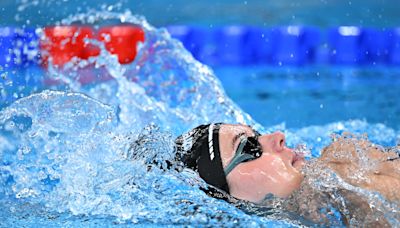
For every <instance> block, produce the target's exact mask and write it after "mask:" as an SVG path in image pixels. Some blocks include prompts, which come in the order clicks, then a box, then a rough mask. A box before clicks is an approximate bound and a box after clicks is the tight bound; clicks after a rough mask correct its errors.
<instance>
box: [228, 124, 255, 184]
mask: <svg viewBox="0 0 400 228" xmlns="http://www.w3.org/2000/svg"><path fill="white" fill-rule="evenodd" d="M254 134H255V136H254V137H252V136H249V137H246V136H241V137H240V143H239V146H238V148H237V149H236V153H235V156H234V157H233V158H232V160H231V162H230V163H229V164H228V165H227V166H226V168H225V169H224V172H225V176H228V174H229V173H230V172H231V171H232V170H233V169H234V168H235V167H236V166H237V165H239V164H240V163H242V162H247V161H251V160H254V159H257V158H259V157H261V155H262V153H263V151H262V147H261V145H260V142H259V141H258V137H259V136H260V135H261V134H260V133H258V132H257V131H254Z"/></svg>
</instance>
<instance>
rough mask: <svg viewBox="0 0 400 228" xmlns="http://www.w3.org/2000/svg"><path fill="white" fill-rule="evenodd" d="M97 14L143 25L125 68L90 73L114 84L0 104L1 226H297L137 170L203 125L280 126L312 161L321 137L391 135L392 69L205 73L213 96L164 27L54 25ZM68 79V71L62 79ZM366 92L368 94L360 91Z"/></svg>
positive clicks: (180, 180)
mask: <svg viewBox="0 0 400 228" xmlns="http://www.w3.org/2000/svg"><path fill="white" fill-rule="evenodd" d="M108 19H112V20H117V21H118V20H124V21H128V22H131V23H135V24H141V25H142V26H143V27H144V28H145V31H146V35H147V38H146V39H147V40H148V42H147V43H145V44H144V45H143V46H142V47H141V49H140V52H139V54H138V58H137V59H136V60H135V62H134V63H133V64H132V65H120V64H118V61H117V59H116V58H115V57H111V56H110V55H109V54H108V53H106V52H104V53H102V54H100V56H99V57H98V58H97V62H98V64H99V65H100V66H99V68H97V69H96V68H95V69H92V70H99V71H100V72H104V70H105V71H106V72H108V73H109V74H110V75H111V76H112V77H114V78H115V79H114V80H111V81H108V82H104V83H99V84H97V85H85V86H81V85H79V84H74V83H70V84H68V85H67V86H62V85H58V86H57V85H56V86H55V87H52V88H53V89H55V90H58V91H45V92H42V93H39V94H36V95H33V96H30V97H26V98H24V99H19V100H18V101H17V102H15V103H12V104H10V105H9V106H8V107H6V108H3V109H2V111H1V114H0V122H1V128H0V131H1V135H0V141H1V144H0V151H1V153H0V155H1V156H2V164H1V169H0V174H1V175H0V183H1V186H2V187H1V189H0V197H1V201H0V202H1V204H2V208H3V209H4V210H2V211H1V212H0V213H1V214H0V217H1V219H2V221H3V224H5V225H14V226H24V225H26V226H45V225H49V226H112V225H116V224H125V225H134V224H138V225H143V226H146V225H147V226H150V225H151V226H157V225H158V226H162V225H193V226H217V225H226V226H246V227H248V226H250V227H252V226H254V227H259V226H283V227H287V226H296V225H298V224H300V223H303V224H306V225H307V224H308V223H306V222H305V221H303V220H301V219H300V218H298V217H296V216H291V215H288V214H285V213H284V212H271V209H270V208H265V207H264V208H263V207H261V208H259V207H255V206H254V205H247V204H245V205H238V208H237V207H235V206H233V205H230V204H228V203H226V202H224V201H220V200H216V199H213V198H210V197H208V196H206V195H205V194H204V192H202V191H200V190H199V189H198V186H201V185H204V182H203V181H201V180H200V179H199V178H198V177H196V174H194V173H192V172H190V171H189V170H185V171H184V172H182V173H176V172H173V171H171V172H162V171H161V170H156V169H154V170H152V171H151V172H148V171H147V167H146V164H147V162H148V160H151V159H154V158H155V159H159V160H160V161H163V160H165V159H168V158H170V156H172V154H173V153H172V150H173V145H172V142H173V138H174V137H175V136H177V135H178V134H180V133H181V132H183V131H185V130H187V129H189V128H191V127H193V126H196V125H197V124H201V123H204V122H210V121H222V122H244V123H248V124H251V125H254V126H255V127H256V128H258V129H260V130H262V131H273V130H277V129H278V130H282V131H285V133H286V134H287V137H288V143H289V145H296V144H299V143H305V144H307V145H308V146H309V147H312V152H313V156H318V155H319V151H320V149H321V148H322V147H323V146H324V145H327V144H328V143H329V142H330V141H331V138H330V134H331V133H341V132H343V131H352V132H356V133H363V132H367V133H368V134H369V137H370V139H371V140H373V141H374V142H377V143H380V144H384V145H394V144H395V143H396V142H397V140H399V136H400V133H399V120H398V118H399V117H398V115H397V114H398V105H396V104H397V103H396V99H395V98H396V96H397V95H398V89H396V88H398V83H399V82H398V79H397V78H396V76H397V74H398V73H397V69H395V68H390V69H389V68H386V67H383V68H382V69H381V68H372V69H364V68H362V69H354V68H348V67H339V68H331V67H323V66H321V67H310V68H304V69H300V68H279V69H276V68H270V67H255V68H239V69H237V68H235V67H228V68H216V69H215V74H216V75H217V76H218V78H219V79H220V80H221V82H222V85H224V88H225V90H226V93H227V95H225V91H224V90H223V89H222V86H221V85H220V82H219V81H218V80H217V79H216V77H215V76H214V73H213V71H212V70H211V69H210V68H208V67H206V66H204V65H202V64H200V63H199V62H197V61H195V60H194V59H193V58H192V56H191V55H190V54H189V53H188V52H187V51H185V50H184V49H183V47H182V46H181V45H180V44H179V43H178V42H176V41H173V40H171V39H170V37H169V35H168V34H167V33H166V32H165V30H157V29H155V28H153V27H152V26H150V25H148V24H147V22H146V21H144V20H143V19H141V18H138V17H135V16H132V15H131V14H130V13H129V12H128V13H123V14H121V13H112V12H104V11H99V12H92V13H91V14H90V15H88V14H83V15H78V16H71V17H70V18H68V19H67V20H66V21H67V22H65V23H67V24H68V23H71V22H76V21H78V22H81V23H88V24H90V23H96V22H98V21H103V20H108ZM93 20H94V21H95V22H93ZM90 64H91V63H87V64H86V65H85V64H84V67H93V66H91V65H90ZM137 66H139V67H137ZM77 72H78V74H79V73H80V71H79V70H76V69H72V74H73V75H74V74H76V73H77ZM69 73H70V72H61V73H60V74H61V75H58V76H61V77H62V75H63V74H66V75H68V74H69ZM232 76H235V78H232ZM127 78H128V79H132V80H127ZM315 78H318V80H315ZM382 79H383V80H382ZM243 85H245V86H243ZM372 85H373V86H372ZM388 85H390V86H388ZM372 87H374V88H376V93H371V92H370V91H371V90H372ZM388 88H389V89H388ZM39 90H41V89H39ZM149 91H150V92H149ZM193 91H195V92H196V93H194V92H193ZM231 98H232V99H233V100H235V102H236V103H237V104H238V105H237V104H235V103H233V102H232V101H231ZM299 101H300V102H299ZM239 106H240V107H241V108H242V109H243V110H244V111H242V109H241V108H239ZM354 106H355V107H354ZM332 107H335V108H332ZM349 107H351V108H349ZM288 110H290V111H288ZM371 110H376V112H371ZM246 112H248V113H251V116H248V115H247V114H246ZM252 118H254V119H255V121H254V120H253V119H252ZM257 122H259V123H261V125H258V124H257ZM283 123H284V124H283ZM140 139H145V140H142V141H141V140H140ZM132 142H140V144H139V146H137V147H133V148H134V149H133V152H135V153H133V152H132V149H130V148H132ZM239 208H241V209H239ZM271 214H272V215H271Z"/></svg>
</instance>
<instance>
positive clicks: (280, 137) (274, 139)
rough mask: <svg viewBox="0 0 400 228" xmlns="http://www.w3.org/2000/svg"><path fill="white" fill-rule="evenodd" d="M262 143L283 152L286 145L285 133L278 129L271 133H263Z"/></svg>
mask: <svg viewBox="0 0 400 228" xmlns="http://www.w3.org/2000/svg"><path fill="white" fill-rule="evenodd" d="M260 143H261V144H263V145H266V146H268V147H270V148H271V149H272V150H273V151H275V152H282V151H283V150H284V149H285V147H286V138H285V134H283V133H282V132H279V131H277V132H274V133H272V134H269V135H263V136H261V137H260Z"/></svg>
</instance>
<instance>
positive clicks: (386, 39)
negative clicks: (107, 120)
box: [0, 25, 400, 70]
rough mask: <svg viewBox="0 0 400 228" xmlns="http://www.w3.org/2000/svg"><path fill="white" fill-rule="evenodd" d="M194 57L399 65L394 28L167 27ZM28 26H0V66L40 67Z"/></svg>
mask: <svg viewBox="0 0 400 228" xmlns="http://www.w3.org/2000/svg"><path fill="white" fill-rule="evenodd" d="M167 29H168V31H169V32H170V34H171V35H172V36H173V37H174V38H176V39H178V40H180V41H181V42H182V43H183V45H184V46H185V48H186V49H187V50H188V51H190V52H191V53H192V55H193V56H194V57H195V58H196V59H197V60H199V61H201V62H203V63H205V64H208V65H211V66H224V65H275V66H285V65H288V66H302V65H308V64H331V65H400V28H382V29H376V28H361V27H354V26H340V27H336V28H331V29H327V30H321V29H318V28H315V27H310V26H282V27H254V26H225V27H200V26H184V25H179V26H169V27H167ZM39 56H40V48H39V37H38V36H37V34H36V32H35V30H34V29H32V28H25V29H19V28H11V27H4V28H0V66H1V67H2V69H5V70H7V69H9V68H27V67H29V66H39V65H40V58H39Z"/></svg>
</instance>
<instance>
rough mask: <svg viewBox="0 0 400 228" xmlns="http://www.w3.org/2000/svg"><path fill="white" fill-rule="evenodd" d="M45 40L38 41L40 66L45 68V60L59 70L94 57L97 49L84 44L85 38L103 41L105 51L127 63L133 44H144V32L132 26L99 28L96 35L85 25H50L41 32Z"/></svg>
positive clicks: (135, 47)
mask: <svg viewBox="0 0 400 228" xmlns="http://www.w3.org/2000/svg"><path fill="white" fill-rule="evenodd" d="M44 35H45V39H44V40H42V41H41V43H40V48H41V50H42V51H41V52H42V64H43V66H45V67H47V66H48V62H49V58H50V57H51V58H52V63H53V65H55V66H57V67H62V66H63V65H65V64H66V63H68V62H69V61H71V59H72V58H73V57H78V58H80V59H88V58H89V57H92V56H97V55H99V53H100V49H99V48H98V47H96V46H94V45H91V44H87V43H85V39H98V40H100V41H103V42H104V44H105V47H106V49H107V50H108V51H109V52H110V53H112V54H116V55H117V56H118V61H119V62H120V63H121V64H128V63H131V62H132V61H133V60H134V59H135V57H136V53H137V43H138V42H144V40H145V36H144V31H143V30H142V29H141V28H140V27H137V26H133V25H120V26H109V27H104V28H101V29H100V30H99V31H98V33H97V35H96V34H95V33H94V31H93V30H92V28H90V27H86V26H54V27H46V28H45V29H44Z"/></svg>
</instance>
